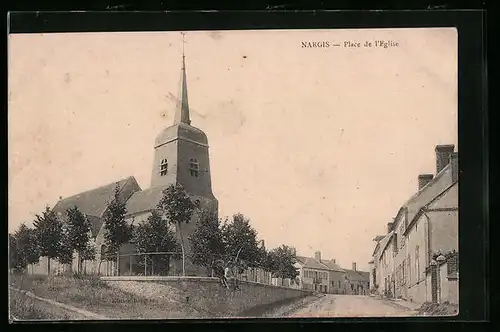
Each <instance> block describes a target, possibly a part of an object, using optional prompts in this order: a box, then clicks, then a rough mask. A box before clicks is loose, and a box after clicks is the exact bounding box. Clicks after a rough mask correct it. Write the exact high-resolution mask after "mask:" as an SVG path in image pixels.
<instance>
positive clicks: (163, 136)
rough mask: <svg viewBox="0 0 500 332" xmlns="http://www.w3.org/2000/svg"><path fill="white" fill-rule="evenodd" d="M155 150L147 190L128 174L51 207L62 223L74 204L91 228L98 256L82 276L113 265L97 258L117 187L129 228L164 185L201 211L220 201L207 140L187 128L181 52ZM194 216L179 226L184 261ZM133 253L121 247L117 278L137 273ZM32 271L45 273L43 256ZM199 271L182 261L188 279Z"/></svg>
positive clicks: (175, 264)
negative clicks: (167, 122) (170, 117)
mask: <svg viewBox="0 0 500 332" xmlns="http://www.w3.org/2000/svg"><path fill="white" fill-rule="evenodd" d="M153 148H154V159H153V165H152V170H151V184H150V187H149V188H147V189H141V187H140V186H139V184H138V183H137V181H136V179H135V178H134V177H133V176H129V177H127V178H125V179H121V180H118V181H115V182H112V183H110V184H107V185H104V186H102V187H99V188H95V189H92V190H88V191H85V192H82V193H79V194H76V195H74V196H71V197H67V198H64V199H60V200H59V201H58V202H57V203H56V205H55V206H54V208H53V211H54V212H55V213H56V215H57V216H58V218H61V219H62V220H64V219H66V218H67V216H66V211H67V209H69V208H72V207H73V206H76V207H78V209H79V210H80V211H81V212H82V213H83V214H84V215H85V216H86V218H88V220H90V222H91V224H92V227H91V232H92V236H91V237H92V243H93V244H94V245H95V247H96V253H97V254H96V259H95V260H93V261H86V262H84V271H85V272H86V273H98V272H99V273H100V274H101V275H110V274H112V273H113V265H114V264H115V262H104V261H102V262H101V254H102V253H103V250H104V247H103V244H104V222H103V215H104V212H105V210H106V207H107V204H108V202H109V201H110V200H111V199H112V197H113V195H114V191H115V188H116V186H117V185H118V187H119V199H120V200H121V201H122V202H125V204H126V208H127V214H126V216H125V220H126V221H127V223H128V224H130V225H134V224H137V223H139V222H142V221H145V220H146V219H147V218H148V216H149V215H150V214H151V211H152V210H153V209H154V208H155V207H156V205H157V204H158V202H159V201H160V199H161V197H162V196H163V191H164V190H165V189H166V188H167V187H168V186H170V185H172V184H177V183H178V184H181V185H182V186H183V187H184V188H185V190H186V191H187V193H188V195H189V196H190V197H191V199H192V200H193V202H196V204H198V205H199V206H200V207H202V208H206V209H211V210H212V211H215V212H217V211H218V201H217V199H216V198H215V196H214V194H213V192H212V183H211V176H210V159H209V147H208V139H207V136H206V134H205V133H204V132H203V131H202V130H200V129H198V128H196V127H194V126H192V125H191V119H190V115H189V103H188V89H187V80H186V60H185V56H184V52H183V54H182V67H181V78H180V87H179V95H178V102H177V105H176V110H175V118H174V123H173V124H172V125H171V126H169V127H167V128H164V129H163V130H162V131H161V132H160V133H159V134H158V135H157V136H156V139H155V141H154V145H153ZM196 218H197V216H196V214H194V215H193V220H191V222H190V223H189V224H186V225H183V227H182V237H183V239H184V243H185V244H186V257H189V252H190V248H189V241H188V237H189V235H190V234H191V233H192V232H193V231H194V229H195V227H196V221H197V220H196ZM172 227H175V226H172ZM175 232H176V236H177V240H178V241H179V240H180V236H181V235H180V233H179V230H178V229H175ZM135 252H136V250H135V248H134V246H133V244H130V243H129V244H125V245H123V246H122V248H121V250H120V254H121V255H123V257H121V258H120V262H119V274H120V275H127V274H140V273H141V272H140V271H138V269H137V259H139V256H133V255H130V254H132V253H135ZM77 259H78V258H77V257H75V259H74V263H73V267H74V266H76V262H77ZM179 259H180V258H179ZM44 261H45V263H44ZM51 265H52V268H51V270H53V271H54V273H57V271H61V270H64V271H68V270H70V267H69V266H66V267H63V266H62V265H59V264H58V263H57V262H55V260H51ZM58 265H59V266H58ZM172 266H173V268H174V269H175V270H176V271H179V270H181V268H180V266H181V262H180V261H179V260H174V261H173V264H172ZM32 268H33V271H32V272H33V273H43V270H45V273H47V272H46V269H47V264H46V258H44V259H41V261H40V263H39V264H37V266H34V267H32ZM201 269H202V268H200V267H197V266H195V265H193V264H192V263H190V262H189V259H187V260H186V264H185V270H186V275H199V274H200V273H203V271H202V270H201ZM142 272H144V271H142ZM45 273H44V274H45ZM51 273H52V271H51Z"/></svg>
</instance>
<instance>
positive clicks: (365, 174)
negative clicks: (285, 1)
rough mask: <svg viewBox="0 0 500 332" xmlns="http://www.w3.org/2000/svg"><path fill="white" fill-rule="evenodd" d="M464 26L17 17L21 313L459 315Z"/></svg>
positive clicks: (60, 316) (11, 129)
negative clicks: (230, 24) (174, 23)
mask: <svg viewBox="0 0 500 332" xmlns="http://www.w3.org/2000/svg"><path fill="white" fill-rule="evenodd" d="M457 58H458V35H457V30H456V29H454V28H404V29H403V28H398V29H324V30H225V31H165V32H99V33H94V32H92V33H90V32H88V33H83V32H82V33H42V34H12V35H9V37H8V162H9V165H8V170H9V188H8V197H9V199H8V202H9V203H8V208H9V220H8V229H9V294H10V295H9V305H10V310H9V312H10V319H11V321H23V320H89V319H90V320H118V319H207V318H212V319H214V318H242V317H253V318H258V317H268V318H269V317H270V318H283V319H287V318H297V317H321V318H331V317H334V318H338V317H344V318H345V317H410V316H437V315H446V316H454V315H457V314H458V303H459V294H458V284H459V269H458V242H459V241H458V237H459V234H458V210H459V208H458V120H457V119H458V114H457V112H458V96H457V95H458V70H457V68H458V62H457Z"/></svg>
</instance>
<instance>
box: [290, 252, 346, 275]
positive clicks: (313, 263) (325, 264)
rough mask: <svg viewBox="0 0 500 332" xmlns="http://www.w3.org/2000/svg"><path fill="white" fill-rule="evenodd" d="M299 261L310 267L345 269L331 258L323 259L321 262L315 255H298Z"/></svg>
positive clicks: (329, 269)
mask: <svg viewBox="0 0 500 332" xmlns="http://www.w3.org/2000/svg"><path fill="white" fill-rule="evenodd" d="M297 262H299V264H301V265H303V266H304V267H306V268H310V269H318V270H327V271H336V272H344V270H343V269H342V268H341V267H340V266H338V265H337V264H335V263H334V262H333V261H331V260H323V259H322V260H321V262H320V261H318V260H317V259H316V258H313V257H305V256H297Z"/></svg>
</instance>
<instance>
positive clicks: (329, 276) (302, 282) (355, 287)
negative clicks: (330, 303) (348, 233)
mask: <svg viewBox="0 0 500 332" xmlns="http://www.w3.org/2000/svg"><path fill="white" fill-rule="evenodd" d="M295 267H296V268H297V269H298V271H299V276H298V278H297V279H298V280H297V286H296V288H300V289H305V290H312V291H316V292H320V293H329V294H352V295H354V294H359V295H365V294H368V290H369V284H370V280H369V278H370V276H369V273H368V272H364V271H358V270H357V268H356V263H353V269H352V270H346V269H343V268H341V267H340V266H339V265H337V263H336V260H335V259H330V260H326V259H323V258H322V257H321V252H319V251H316V252H315V254H314V257H305V256H297V262H296V264H295Z"/></svg>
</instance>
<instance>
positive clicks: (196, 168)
mask: <svg viewBox="0 0 500 332" xmlns="http://www.w3.org/2000/svg"><path fill="white" fill-rule="evenodd" d="M189 173H190V174H191V176H194V177H198V175H199V173H200V164H199V163H198V160H196V158H191V159H189Z"/></svg>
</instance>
